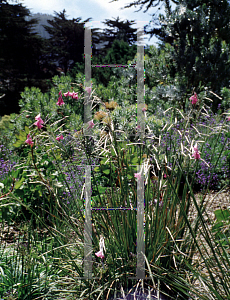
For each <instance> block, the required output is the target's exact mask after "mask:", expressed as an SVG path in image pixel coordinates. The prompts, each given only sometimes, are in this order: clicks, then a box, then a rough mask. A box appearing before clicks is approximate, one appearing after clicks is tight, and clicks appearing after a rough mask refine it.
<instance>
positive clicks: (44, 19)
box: [27, 13, 54, 39]
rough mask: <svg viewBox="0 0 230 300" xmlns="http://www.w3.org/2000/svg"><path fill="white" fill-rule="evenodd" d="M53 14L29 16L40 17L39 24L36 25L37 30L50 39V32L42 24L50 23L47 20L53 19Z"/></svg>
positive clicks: (43, 36)
mask: <svg viewBox="0 0 230 300" xmlns="http://www.w3.org/2000/svg"><path fill="white" fill-rule="evenodd" d="M53 18H54V17H53V16H52V15H47V14H40V13H37V14H32V15H31V17H27V20H30V19H38V24H37V25H36V26H35V28H34V29H35V31H36V32H37V33H38V34H39V35H40V36H41V37H42V38H44V39H48V38H49V37H50V35H49V34H48V32H47V31H46V30H45V28H44V27H43V26H42V25H48V26H49V23H48V22H47V20H53Z"/></svg>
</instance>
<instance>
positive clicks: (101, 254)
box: [95, 250, 105, 258]
mask: <svg viewBox="0 0 230 300" xmlns="http://www.w3.org/2000/svg"><path fill="white" fill-rule="evenodd" d="M95 255H96V256H97V257H100V258H104V257H105V256H104V253H103V250H100V251H98V252H96V253H95Z"/></svg>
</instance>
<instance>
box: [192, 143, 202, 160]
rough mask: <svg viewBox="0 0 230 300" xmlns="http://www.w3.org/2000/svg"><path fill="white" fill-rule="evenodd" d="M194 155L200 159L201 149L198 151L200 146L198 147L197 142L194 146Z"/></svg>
mask: <svg viewBox="0 0 230 300" xmlns="http://www.w3.org/2000/svg"><path fill="white" fill-rule="evenodd" d="M192 156H193V157H194V159H197V160H198V159H200V154H199V151H198V148H197V144H196V145H195V147H193V154H192Z"/></svg>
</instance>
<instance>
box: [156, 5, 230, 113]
mask: <svg viewBox="0 0 230 300" xmlns="http://www.w3.org/2000/svg"><path fill="white" fill-rule="evenodd" d="M229 12H230V5H229V2H228V1H227V0H224V1H220V0H216V1H214V2H212V1H211V2H208V1H207V2H206V3H203V1H192V2H191V1H184V2H183V4H182V3H180V4H178V5H177V6H176V9H175V10H174V11H173V12H172V13H171V14H167V15H166V17H163V16H162V15H161V17H160V22H161V23H164V24H165V25H164V27H163V31H164V32H165V34H166V35H169V36H171V37H172V39H173V43H172V45H173V48H174V51H172V53H171V59H173V60H174V63H173V64H171V65H170V68H173V69H174V70H175V72H176V74H177V78H178V79H180V82H178V83H179V86H180V89H181V90H182V91H184V92H187V91H188V90H192V89H193V88H196V90H197V91H198V92H199V90H198V86H199V85H204V86H209V87H210V89H211V90H212V91H214V92H216V93H219V92H220V89H221V88H222V87H224V86H227V85H228V82H229V78H230V73H229V46H228V45H229V42H230V35H229V32H230V30H229V15H230V14H229ZM181 79H182V80H181ZM200 83H201V84H200ZM217 104H218V99H215V102H214V107H213V108H214V109H216V108H217Z"/></svg>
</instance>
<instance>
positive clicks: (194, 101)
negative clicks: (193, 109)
mask: <svg viewBox="0 0 230 300" xmlns="http://www.w3.org/2000/svg"><path fill="white" fill-rule="evenodd" d="M189 100H190V101H192V104H196V103H197V101H198V99H197V94H196V93H194V95H193V96H192V97H190V98H189Z"/></svg>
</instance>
